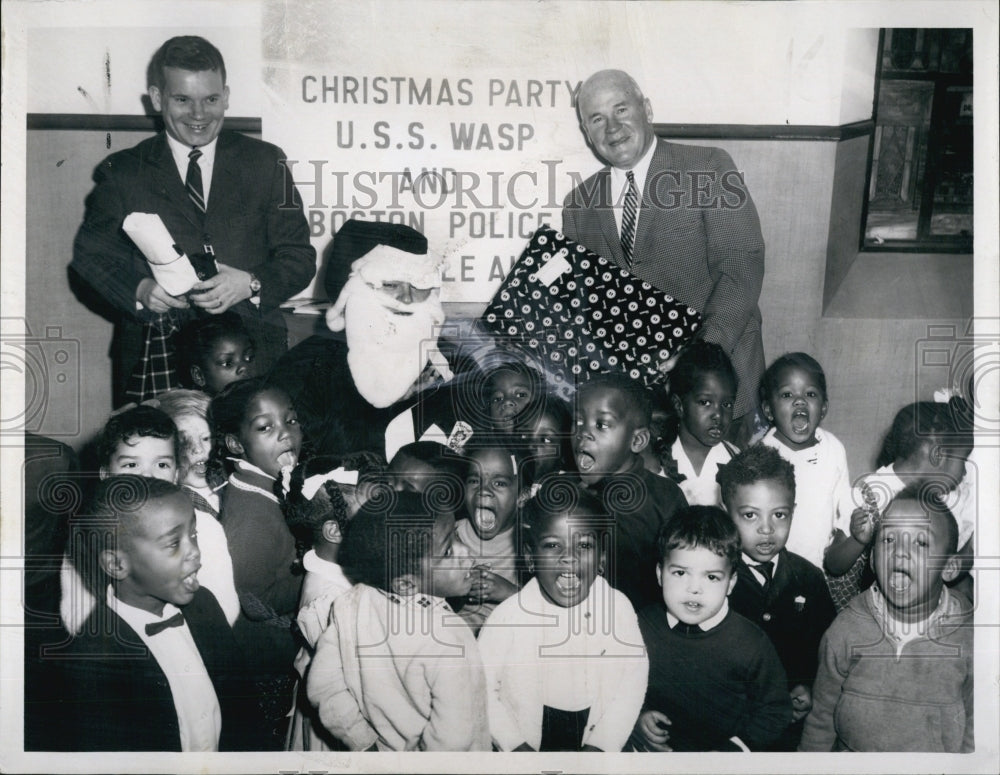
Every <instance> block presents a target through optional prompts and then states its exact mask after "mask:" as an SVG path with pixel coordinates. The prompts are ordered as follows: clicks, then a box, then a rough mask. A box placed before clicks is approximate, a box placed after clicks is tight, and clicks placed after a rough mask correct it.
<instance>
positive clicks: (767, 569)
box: [751, 560, 774, 592]
mask: <svg viewBox="0 0 1000 775" xmlns="http://www.w3.org/2000/svg"><path fill="white" fill-rule="evenodd" d="M751 567H753V568H754V569H755V570H756V571H757V572H758V573H760V575H762V576H763V577H764V584H763V586H764V591H765V592H767V590H768V589H769V588H770V586H771V579H772V578H773V577H774V560H768V561H767V562H762V563H760V564H759V565H753V566H751Z"/></svg>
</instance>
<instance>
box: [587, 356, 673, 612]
mask: <svg viewBox="0 0 1000 775" xmlns="http://www.w3.org/2000/svg"><path fill="white" fill-rule="evenodd" d="M651 411H652V410H651V398H650V393H649V391H648V390H647V389H646V388H645V387H643V385H642V384H641V383H639V382H636V381H635V380H633V379H630V378H629V377H628V376H627V375H625V374H599V375H597V376H596V377H593V378H592V379H591V380H590V381H589V382H585V383H584V384H583V385H581V386H580V388H579V390H578V392H577V397H576V417H575V421H576V428H575V435H574V437H573V457H574V461H575V463H576V467H577V470H578V471H579V472H580V479H581V480H582V482H583V484H584V485H585V486H586V487H587V488H588V489H589V490H590V491H591V492H593V493H594V494H595V495H597V497H599V498H601V500H602V501H603V503H604V508H605V510H606V512H607V513H608V514H610V515H612V516H613V518H614V520H615V524H614V528H613V531H612V536H611V542H612V546H611V551H610V552H609V557H608V559H609V567H608V574H607V576H606V578H607V580H608V583H610V584H611V586H612V587H614V588H615V589H617V590H619V591H620V592H623V593H625V596H626V597H627V598H628V599H629V602H631V603H632V606H633V607H634V608H635V609H636V610H637V611H638V610H641V609H642V608H643V607H644V606H646V605H649V604H650V603H655V602H657V601H658V600H661V595H660V589H659V587H658V586H657V583H656V576H655V575H654V573H653V568H654V566H655V565H656V560H657V552H656V536H657V534H658V533H659V531H660V529H661V528H662V527H663V525H664V524H665V523H666V521H667V519H668V518H669V517H670V516H671V515H672V514H673V513H674V512H675V511H677V510H678V509H681V508H683V507H685V506H686V505H687V501H685V499H684V495H683V493H681V491H680V489H679V488H678V487H677V485H676V484H674V483H673V482H672V481H670V480H669V479H666V478H665V477H662V476H657V475H656V474H654V473H652V472H651V471H648V470H647V469H646V467H645V463H644V461H643V459H642V455H641V454H640V453H641V452H642V450H643V449H644V448H645V446H646V445H647V444H648V443H649V422H650V415H651Z"/></svg>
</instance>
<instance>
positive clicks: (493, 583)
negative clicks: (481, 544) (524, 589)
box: [469, 565, 518, 603]
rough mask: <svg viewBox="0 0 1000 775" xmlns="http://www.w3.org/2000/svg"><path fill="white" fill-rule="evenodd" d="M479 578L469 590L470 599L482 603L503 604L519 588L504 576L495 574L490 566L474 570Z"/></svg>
mask: <svg viewBox="0 0 1000 775" xmlns="http://www.w3.org/2000/svg"><path fill="white" fill-rule="evenodd" d="M473 571H474V572H476V573H477V574H478V577H477V578H476V579H475V580H474V581H473V582H472V586H471V587H470V588H469V598H470V599H472V600H474V601H476V602H479V603H482V602H484V601H489V602H491V603H501V602H503V601H504V600H506V599H507V598H508V597H510V596H511V595H513V594H514V593H515V592H517V589H518V588H517V586H516V585H514V584H512V583H511V582H509V581H507V579H505V578H504V577H503V576H500V575H497V574H496V573H493V572H492V571H491V570H490V569H489V567H488V566H486V565H480V566H477V567H476V568H473Z"/></svg>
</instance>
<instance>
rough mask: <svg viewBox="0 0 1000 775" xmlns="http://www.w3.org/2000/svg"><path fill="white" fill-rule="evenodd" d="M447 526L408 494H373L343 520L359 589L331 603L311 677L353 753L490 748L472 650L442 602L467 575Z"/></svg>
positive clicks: (313, 697)
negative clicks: (347, 522) (347, 520)
mask: <svg viewBox="0 0 1000 775" xmlns="http://www.w3.org/2000/svg"><path fill="white" fill-rule="evenodd" d="M454 533H455V518H454V516H453V515H452V514H451V513H449V512H445V511H437V513H434V512H432V511H431V510H430V509H429V508H428V506H427V504H425V502H424V500H423V498H422V497H421V496H420V495H418V494H416V493H405V492H400V493H391V492H384V491H378V492H376V493H374V494H373V495H372V497H371V498H370V499H369V501H368V502H367V503H366V504H365V505H364V506H363V507H362V508H361V510H360V511H359V512H358V514H357V515H356V516H355V517H354V519H353V520H352V522H351V526H350V529H349V530H348V531H347V535H346V537H345V539H344V543H343V544H342V545H341V549H340V554H339V558H338V559H339V560H340V563H341V566H342V567H343V568H344V570H345V572H346V574H347V576H348V578H350V579H351V580H352V581H354V582H356V585H355V586H354V587H353V588H352V589H351V590H349V591H348V592H346V593H344V594H343V595H341V596H340V597H338V598H337V599H336V600H335V601H334V604H333V620H332V622H331V624H330V626H329V627H328V628H327V629H326V631H325V632H324V633H323V635H322V636H321V637H320V639H319V642H318V643H317V644H316V655H315V656H314V657H313V662H312V667H311V668H310V670H309V678H308V681H307V689H308V694H309V700H310V701H311V702H312V703H313V704H314V705H315V706H316V707H317V708H318V711H319V717H320V719H321V720H322V722H323V724H324V725H325V726H326V728H327V729H328V730H329V731H330V733H332V734H333V735H334V737H336V738H337V739H338V740H340V741H341V742H342V743H343V744H344V745H346V746H347V748H348V749H349V750H352V751H364V750H372V751H375V750H378V751H404V750H406V751H414V750H420V751H483V750H489V748H490V742H489V730H488V728H487V723H486V685H485V676H484V674H483V665H482V660H481V659H480V656H479V648H478V647H477V645H476V639H475V637H474V636H473V634H472V631H471V630H470V629H469V627H468V626H467V625H466V624H465V622H463V621H462V619H461V618H460V617H458V616H457V615H456V614H454V613H453V612H452V610H451V608H450V607H449V605H448V603H447V602H446V601H445V599H444V598H445V597H460V596H463V595H466V594H468V592H469V588H470V586H471V584H472V578H473V574H472V566H471V565H472V564H471V560H470V559H469V558H468V557H465V556H463V555H464V552H463V551H462V550H461V549H460V545H459V544H457V543H455V542H454ZM456 549H458V551H456Z"/></svg>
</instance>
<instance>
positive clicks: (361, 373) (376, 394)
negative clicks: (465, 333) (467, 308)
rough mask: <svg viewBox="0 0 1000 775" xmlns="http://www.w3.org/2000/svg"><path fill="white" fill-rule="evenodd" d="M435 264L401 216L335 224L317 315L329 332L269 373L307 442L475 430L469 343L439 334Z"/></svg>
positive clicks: (348, 447) (342, 449)
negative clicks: (326, 300)
mask: <svg viewBox="0 0 1000 775" xmlns="http://www.w3.org/2000/svg"><path fill="white" fill-rule="evenodd" d="M442 265H443V259H442V258H441V257H440V256H438V255H435V254H434V253H432V252H429V251H428V245H427V239H426V238H425V237H424V236H423V235H422V234H420V232H418V231H416V230H414V229H412V228H410V227H409V226H405V225H403V224H394V223H383V222H370V221H360V220H349V221H347V223H345V224H344V226H343V227H342V228H341V229H340V231H338V232H337V234H336V236H335V237H334V239H333V243H332V249H331V254H330V263H329V266H328V269H327V272H326V276H325V278H324V284H325V287H326V291H327V294H328V295H329V297H330V298H331V299H336V302H335V303H334V305H333V307H331V309H330V310H329V311H328V313H327V317H326V320H327V325H328V327H329V328H330V330H331V332H333V333H331V334H323V335H316V336H313V337H310V338H309V339H306V340H305V341H303V342H302V343H300V344H298V345H296V346H295V347H294V348H292V349H291V350H290V351H289V352H288V353H287V354H286V355H285V356H284V357H283V358H281V360H280V361H279V362H278V364H277V365H276V367H275V368H274V370H273V371H272V373H271V377H272V379H273V380H274V381H275V382H277V383H278V384H280V385H281V386H282V387H283V388H284V389H285V390H286V391H287V392H288V393H289V395H290V396H291V397H292V401H293V403H294V405H295V407H296V409H297V410H298V413H299V417H300V420H301V421H302V424H303V426H304V433H305V438H306V439H307V440H308V441H309V442H310V443H311V445H312V447H313V448H314V450H315V451H316V452H318V453H321V454H327V455H343V454H347V453H349V452H355V451H359V450H368V451H374V452H378V453H380V454H383V455H388V456H391V455H392V453H393V452H394V451H395V450H396V449H398V448H399V447H400V446H402V445H403V444H407V443H410V442H413V441H418V440H422V439H433V440H436V441H441V442H443V443H447V442H449V441H451V443H452V445H453V446H457V445H460V444H461V443H462V442H464V441H465V440H467V438H468V437H469V436H470V434H472V433H474V432H475V427H476V426H478V423H477V418H478V417H479V416H480V415H482V412H483V409H482V406H481V401H480V398H479V393H478V390H479V382H478V380H479V377H480V373H479V371H478V369H476V368H475V367H474V361H473V360H472V359H470V358H466V357H463V354H462V352H460V351H461V350H463V348H464V349H465V350H468V348H469V347H470V343H469V342H468V341H464V342H462V343H458V342H454V341H451V342H439V333H440V330H441V326H442V324H443V323H444V320H445V315H444V311H443V309H442V307H441V298H440V297H441V270H442ZM439 345H440V349H439ZM471 346H472V347H475V346H478V344H477V343H475V342H474V343H473V344H472V345H471ZM442 351H444V352H445V353H447V355H448V358H446V357H445V355H444V354H442ZM454 371H458V372H459V373H458V374H457V376H456V375H455V374H454V373H453V372H454ZM458 418H462V419H461V420H459V419H458Z"/></svg>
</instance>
